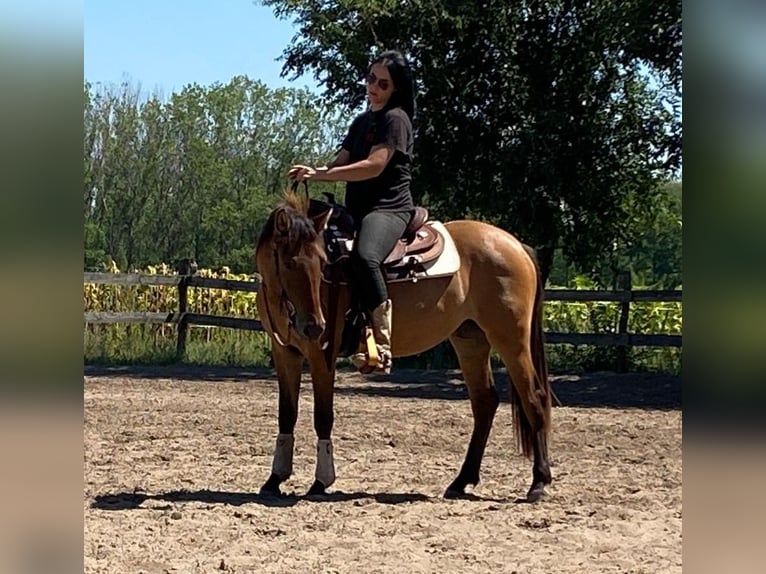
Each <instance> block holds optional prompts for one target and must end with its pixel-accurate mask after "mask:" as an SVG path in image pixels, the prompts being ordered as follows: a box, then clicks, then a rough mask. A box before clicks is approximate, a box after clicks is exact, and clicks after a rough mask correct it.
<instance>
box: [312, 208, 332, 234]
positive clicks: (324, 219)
mask: <svg viewBox="0 0 766 574" xmlns="http://www.w3.org/2000/svg"><path fill="white" fill-rule="evenodd" d="M331 215H332V209H328V210H327V211H324V212H322V213H318V214H317V215H314V216H312V217H311V221H313V222H314V230H315V231H316V232H317V233H318V234H319V235H321V234H322V233H323V232H324V230H325V228H326V227H327V223H328V222H329V221H330V216H331Z"/></svg>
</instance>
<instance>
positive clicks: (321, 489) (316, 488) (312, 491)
mask: <svg viewBox="0 0 766 574" xmlns="http://www.w3.org/2000/svg"><path fill="white" fill-rule="evenodd" d="M318 494H327V492H326V488H325V485H324V484H322V483H321V482H319V481H318V480H315V481H314V484H312V485H311V488H309V491H308V492H307V493H306V495H307V496H316V495H318Z"/></svg>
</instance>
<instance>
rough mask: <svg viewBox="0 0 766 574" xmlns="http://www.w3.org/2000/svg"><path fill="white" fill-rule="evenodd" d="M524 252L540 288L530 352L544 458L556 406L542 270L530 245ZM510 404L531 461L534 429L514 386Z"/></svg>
mask: <svg viewBox="0 0 766 574" xmlns="http://www.w3.org/2000/svg"><path fill="white" fill-rule="evenodd" d="M524 249H525V250H526V251H527V253H528V254H529V257H530V258H531V259H532V262H533V263H534V265H535V272H536V275H537V285H536V287H535V302H534V309H533V311H532V325H531V330H530V341H529V343H530V349H531V351H532V364H533V365H534V368H535V380H534V397H535V399H536V400H535V401H534V403H533V406H534V407H536V408H537V410H538V413H539V415H540V418H541V419H542V421H541V422H542V430H543V444H542V448H543V455H544V456H545V457H546V458H547V456H548V435H549V434H550V431H551V409H552V406H553V405H552V403H553V389H552V388H551V383H550V379H549V378H548V364H547V361H546V359H545V337H544V334H543V304H544V295H545V290H544V285H543V279H542V274H541V273H540V266H539V264H538V262H537V255H536V253H535V250H534V249H533V248H532V247H529V246H528V245H524ZM511 403H512V405H513V420H514V425H515V427H516V429H515V430H516V437H517V440H518V442H519V446H520V448H521V451H522V452H523V453H524V456H527V457H531V456H532V454H533V452H534V450H533V449H534V440H535V429H533V428H532V425H531V423H530V421H529V419H528V418H527V416H526V414H525V413H524V410H523V409H522V407H521V397H520V396H519V392H518V391H517V390H516V386H515V385H513V384H512V385H511Z"/></svg>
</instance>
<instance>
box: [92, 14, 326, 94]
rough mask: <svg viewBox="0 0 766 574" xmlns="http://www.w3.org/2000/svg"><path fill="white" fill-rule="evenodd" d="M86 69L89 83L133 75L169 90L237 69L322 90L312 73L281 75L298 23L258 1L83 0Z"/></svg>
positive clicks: (147, 85) (149, 87)
mask: <svg viewBox="0 0 766 574" xmlns="http://www.w3.org/2000/svg"><path fill="white" fill-rule="evenodd" d="M83 6H84V8H83V38H84V46H83V51H84V74H85V80H87V81H89V82H92V83H99V82H100V83H106V84H110V83H115V84H119V83H121V82H123V81H128V82H130V83H131V84H133V85H140V87H141V89H142V90H143V91H145V92H149V93H154V92H156V91H159V93H161V94H164V95H168V94H170V93H172V92H175V91H180V90H181V88H183V86H185V85H187V84H191V83H197V84H200V85H211V84H213V83H216V82H220V83H222V84H225V83H227V82H228V81H229V80H230V79H231V78H232V77H234V76H236V75H246V76H249V77H250V78H252V79H257V80H261V81H262V82H264V83H265V84H266V85H267V86H269V87H271V88H277V87H283V86H292V87H296V88H303V87H308V88H309V89H312V90H317V91H318V88H317V86H316V82H315V81H314V79H313V78H312V77H311V76H310V75H306V76H303V77H301V78H299V79H297V80H295V81H292V82H291V81H289V79H288V78H280V77H279V73H280V71H281V67H282V65H281V63H280V62H277V61H276V59H277V58H278V57H279V56H280V55H281V54H282V52H283V51H284V49H285V48H286V47H287V46H288V45H289V44H290V42H291V40H292V37H293V35H294V34H295V30H294V28H293V25H292V23H291V22H289V21H283V20H278V19H277V18H276V17H275V16H274V15H273V13H272V11H271V9H270V8H266V7H263V6H260V5H258V4H256V3H254V2H253V0H128V1H118V0H85V2H84V5H83Z"/></svg>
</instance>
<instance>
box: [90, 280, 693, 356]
mask: <svg viewBox="0 0 766 574" xmlns="http://www.w3.org/2000/svg"><path fill="white" fill-rule="evenodd" d="M623 281H624V280H623ZM83 283H85V284H88V283H93V284H101V285H164V286H175V287H177V288H178V302H179V305H178V311H177V312H168V313H141V312H123V313H110V312H86V313H85V315H84V319H85V323H89V324H98V323H172V324H176V325H178V339H177V345H176V349H177V352H178V353H179V355H182V354H183V352H184V351H185V349H186V335H187V330H188V326H189V325H201V326H212V327H226V328H230V329H246V330H249V331H263V330H264V329H263V326H262V325H261V322H260V321H258V320H257V319H242V318H237V317H224V316H219V315H205V314H201V313H193V312H190V311H189V309H188V289H189V287H197V288H202V289H228V290H230V291H245V292H250V293H254V292H256V291H258V288H259V287H260V277H259V276H258V275H255V276H254V279H253V280H252V281H238V280H232V279H218V278H213V277H200V276H197V275H189V274H186V275H182V274H179V275H149V274H143V273H91V272H86V273H85V274H84V277H83ZM545 300H546V301H565V302H584V301H605V302H616V303H620V317H619V324H618V332H617V333H559V332H546V333H545V341H546V343H552V344H562V343H563V344H571V345H599V346H600V345H608V346H616V347H618V349H619V350H620V352H621V355H624V353H625V350H626V349H627V347H633V346H645V347H681V346H682V338H681V335H661V334H635V333H629V332H628V317H629V313H630V304H631V303H634V302H681V300H682V292H681V291H677V290H672V291H671V290H668V291H661V290H643V289H631V288H630V287H629V285H627V284H626V288H625V289H621V290H581V289H546V290H545ZM619 362H620V363H622V362H623V360H620V361H619Z"/></svg>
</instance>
